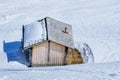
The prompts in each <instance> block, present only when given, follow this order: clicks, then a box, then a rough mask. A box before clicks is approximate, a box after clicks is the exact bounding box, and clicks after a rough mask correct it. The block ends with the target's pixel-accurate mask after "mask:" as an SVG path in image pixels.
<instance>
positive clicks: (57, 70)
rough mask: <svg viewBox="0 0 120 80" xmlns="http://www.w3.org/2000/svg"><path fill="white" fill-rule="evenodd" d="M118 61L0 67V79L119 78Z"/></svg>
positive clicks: (70, 79) (78, 79) (95, 79)
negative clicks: (31, 66) (50, 65)
mask: <svg viewBox="0 0 120 80" xmlns="http://www.w3.org/2000/svg"><path fill="white" fill-rule="evenodd" d="M119 79H120V62H114V63H104V64H103V63H102V64H81V65H68V66H55V67H37V68H18V69H17V68H16V69H15V68H9V69H0V80H119Z"/></svg>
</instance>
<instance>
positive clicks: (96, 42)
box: [0, 0, 120, 80]
mask: <svg viewBox="0 0 120 80" xmlns="http://www.w3.org/2000/svg"><path fill="white" fill-rule="evenodd" d="M119 7H120V0H29V1H28V0H0V80H67V79H68V80H119V79H120V62H117V61H120V45H119V44H120V8H119ZM46 16H49V17H52V18H55V19H57V20H60V21H62V22H65V23H68V24H71V25H72V26H73V34H74V41H75V42H80V43H87V44H88V45H89V46H90V48H91V49H92V52H93V54H94V58H95V62H96V64H84V65H72V66H65V67H45V68H43V67H42V68H27V67H26V66H25V65H23V64H26V63H25V60H24V61H23V60H22V61H21V58H23V57H24V55H23V54H22V53H19V50H20V47H21V44H20V41H21V38H22V25H26V24H29V23H31V22H34V21H36V20H39V19H41V18H44V17H46ZM21 54H22V55H21ZM8 61H9V63H8ZM16 61H18V62H16ZM115 61H116V62H115ZM99 62H113V63H101V64H98V63H99ZM21 63H22V64H21ZM63 73H64V74H63Z"/></svg>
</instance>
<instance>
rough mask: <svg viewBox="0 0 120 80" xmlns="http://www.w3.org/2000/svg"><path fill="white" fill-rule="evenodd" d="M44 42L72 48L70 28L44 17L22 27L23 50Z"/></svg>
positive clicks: (67, 25)
mask: <svg viewBox="0 0 120 80" xmlns="http://www.w3.org/2000/svg"><path fill="white" fill-rule="evenodd" d="M46 40H50V41H53V42H56V43H58V44H61V45H64V46H66V47H70V48H74V42H73V34H72V26H71V25H69V24H66V23H63V22H60V21H57V20H55V19H52V18H50V17H46V18H44V19H42V20H38V21H37V22H33V23H31V24H28V25H26V26H25V27H24V30H23V43H24V48H27V47H31V46H33V45H35V44H38V43H40V42H44V41H46Z"/></svg>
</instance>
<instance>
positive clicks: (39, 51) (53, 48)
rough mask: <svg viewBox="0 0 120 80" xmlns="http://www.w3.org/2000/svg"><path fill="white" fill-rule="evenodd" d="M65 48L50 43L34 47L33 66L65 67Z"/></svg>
mask: <svg viewBox="0 0 120 80" xmlns="http://www.w3.org/2000/svg"><path fill="white" fill-rule="evenodd" d="M64 60H65V47H64V46H62V45H60V44H57V43H54V42H50V41H46V42H44V43H41V44H38V45H36V46H33V48H32V62H31V63H32V66H46V65H63V64H64V63H65V62H64Z"/></svg>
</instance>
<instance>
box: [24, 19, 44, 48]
mask: <svg viewBox="0 0 120 80" xmlns="http://www.w3.org/2000/svg"><path fill="white" fill-rule="evenodd" d="M38 34H39V35H38ZM44 40H46V30H45V23H44V20H42V21H40V22H33V23H31V24H28V25H26V26H25V27H24V47H28V46H30V45H33V44H36V43H38V42H42V41H44Z"/></svg>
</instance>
